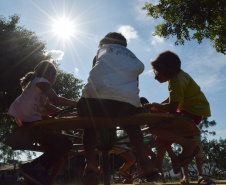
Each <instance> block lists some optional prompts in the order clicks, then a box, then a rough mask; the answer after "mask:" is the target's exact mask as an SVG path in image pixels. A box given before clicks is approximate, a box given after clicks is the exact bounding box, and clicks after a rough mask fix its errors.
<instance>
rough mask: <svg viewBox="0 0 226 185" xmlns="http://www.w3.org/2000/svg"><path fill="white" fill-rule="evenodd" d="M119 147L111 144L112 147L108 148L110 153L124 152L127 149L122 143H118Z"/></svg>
mask: <svg viewBox="0 0 226 185" xmlns="http://www.w3.org/2000/svg"><path fill="white" fill-rule="evenodd" d="M119 147H120V148H118V147H115V146H113V148H112V149H111V150H110V152H111V153H114V154H116V155H119V154H122V153H126V152H128V151H129V148H128V147H127V146H126V145H125V144H123V145H119Z"/></svg>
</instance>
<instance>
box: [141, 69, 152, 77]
mask: <svg viewBox="0 0 226 185" xmlns="http://www.w3.org/2000/svg"><path fill="white" fill-rule="evenodd" d="M141 75H147V76H154V72H153V71H152V70H148V71H144V72H143V73H142V74H141Z"/></svg>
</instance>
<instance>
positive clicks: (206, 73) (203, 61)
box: [185, 45, 226, 93]
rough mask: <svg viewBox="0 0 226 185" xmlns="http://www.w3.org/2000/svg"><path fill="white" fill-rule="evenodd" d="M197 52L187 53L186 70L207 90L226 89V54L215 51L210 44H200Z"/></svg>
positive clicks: (217, 90) (214, 91)
mask: <svg viewBox="0 0 226 185" xmlns="http://www.w3.org/2000/svg"><path fill="white" fill-rule="evenodd" d="M197 50H198V51H199V52H197V53H194V52H193V53H187V54H186V58H187V61H185V62H186V64H187V66H186V70H187V72H188V73H189V74H191V76H192V77H193V78H194V80H195V81H196V82H197V83H198V84H199V86H200V87H201V89H202V90H203V91H205V92H209V93H216V92H219V91H221V90H223V89H225V88H226V87H225V85H223V84H226V76H225V72H224V71H225V69H226V62H225V56H224V55H222V54H219V53H216V52H215V51H214V52H215V53H213V48H211V47H210V46H209V45H206V47H205V46H202V47H201V46H199V47H198V48H197Z"/></svg>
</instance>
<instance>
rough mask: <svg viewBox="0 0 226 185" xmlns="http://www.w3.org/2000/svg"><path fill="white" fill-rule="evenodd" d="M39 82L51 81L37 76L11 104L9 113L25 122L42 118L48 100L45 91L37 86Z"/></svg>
mask: <svg viewBox="0 0 226 185" xmlns="http://www.w3.org/2000/svg"><path fill="white" fill-rule="evenodd" d="M39 82H47V83H49V81H48V80H47V79H45V78H35V79H34V80H32V81H31V82H30V84H29V85H28V86H27V87H26V88H25V89H24V91H23V93H22V94H21V95H20V96H19V97H17V99H16V100H15V101H14V102H13V103H12V104H11V106H10V108H9V111H8V114H9V115H11V116H13V117H15V118H18V119H20V120H22V121H24V122H33V121H38V120H42V112H43V110H44V105H45V104H46V101H47V96H46V95H45V93H44V92H43V91H42V90H41V89H40V88H38V87H37V86H36V84H37V83H39Z"/></svg>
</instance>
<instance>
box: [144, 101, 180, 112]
mask: <svg viewBox="0 0 226 185" xmlns="http://www.w3.org/2000/svg"><path fill="white" fill-rule="evenodd" d="M178 105H179V103H178V102H169V103H163V104H160V103H155V102H153V103H146V104H145V107H147V108H157V109H160V110H166V111H167V112H169V113H175V112H176V110H177V108H178Z"/></svg>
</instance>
